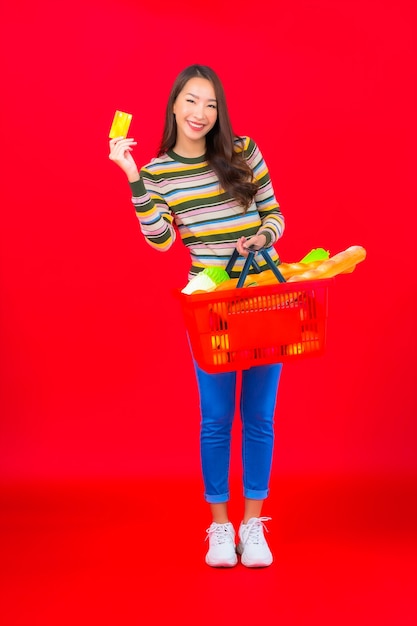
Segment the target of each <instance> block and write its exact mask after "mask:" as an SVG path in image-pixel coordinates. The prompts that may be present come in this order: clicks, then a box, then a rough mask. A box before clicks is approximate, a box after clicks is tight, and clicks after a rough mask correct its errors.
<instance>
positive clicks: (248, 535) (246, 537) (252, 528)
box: [242, 517, 271, 544]
mask: <svg viewBox="0 0 417 626" xmlns="http://www.w3.org/2000/svg"><path fill="white" fill-rule="evenodd" d="M270 519H271V518H270V517H257V518H256V519H253V520H252V521H249V522H248V523H247V524H245V525H244V528H243V532H242V541H243V543H255V544H259V543H262V542H263V541H264V536H263V532H262V530H263V529H264V528H265V530H266V532H267V533H268V532H269V530H268V529H267V527H266V526H265V524H264V522H268V521H269V520H270Z"/></svg>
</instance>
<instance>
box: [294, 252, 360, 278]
mask: <svg viewBox="0 0 417 626" xmlns="http://www.w3.org/2000/svg"><path fill="white" fill-rule="evenodd" d="M365 258H366V250H365V248H363V247H362V246H350V247H349V248H346V250H343V251H342V252H339V253H338V254H335V255H334V256H332V257H330V258H329V259H328V260H327V261H323V262H322V263H320V265H319V266H318V267H316V268H314V269H308V270H307V271H305V272H304V273H302V274H297V275H294V276H291V277H290V278H289V279H288V281H287V282H289V283H293V282H297V281H303V280H318V279H320V278H333V277H334V276H337V275H338V274H343V273H347V272H350V271H353V270H354V269H355V267H356V265H357V264H358V263H361V262H362V261H364V260H365Z"/></svg>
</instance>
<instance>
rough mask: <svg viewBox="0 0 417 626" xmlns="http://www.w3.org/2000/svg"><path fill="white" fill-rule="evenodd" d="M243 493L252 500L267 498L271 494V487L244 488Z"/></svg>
mask: <svg viewBox="0 0 417 626" xmlns="http://www.w3.org/2000/svg"><path fill="white" fill-rule="evenodd" d="M243 495H244V497H245V498H249V499H250V500H265V499H266V498H267V497H268V495H269V489H264V490H262V491H255V489H244V490H243Z"/></svg>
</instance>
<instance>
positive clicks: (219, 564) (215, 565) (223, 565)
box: [206, 559, 238, 568]
mask: <svg viewBox="0 0 417 626" xmlns="http://www.w3.org/2000/svg"><path fill="white" fill-rule="evenodd" d="M206 563H207V565H209V566H210V567H222V568H224V567H235V566H236V565H237V563H238V561H237V559H236V561H235V562H234V563H228V562H226V563H210V561H207V560H206Z"/></svg>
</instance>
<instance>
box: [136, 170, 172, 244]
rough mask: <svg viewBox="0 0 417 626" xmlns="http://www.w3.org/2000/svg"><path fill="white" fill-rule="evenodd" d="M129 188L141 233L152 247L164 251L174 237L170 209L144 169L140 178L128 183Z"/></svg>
mask: <svg viewBox="0 0 417 626" xmlns="http://www.w3.org/2000/svg"><path fill="white" fill-rule="evenodd" d="M130 189H131V192H132V203H133V206H134V207H135V211H136V215H137V218H138V220H139V224H140V229H141V232H142V234H143V235H144V237H145V239H146V241H147V242H148V243H149V245H150V246H152V248H155V249H156V250H160V251H161V252H165V251H166V250H168V249H169V248H170V247H171V246H172V244H173V243H174V241H175V238H176V232H175V228H174V224H173V222H174V216H173V214H172V212H171V210H170V209H169V207H168V205H167V203H166V202H165V201H164V199H163V198H162V197H161V195H160V194H158V192H157V186H156V185H155V184H154V183H153V182H152V180H151V179H150V178H149V179H148V178H147V176H146V173H145V172H144V170H141V172H140V180H138V181H135V182H134V183H130Z"/></svg>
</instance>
